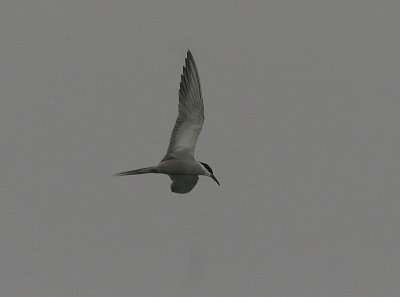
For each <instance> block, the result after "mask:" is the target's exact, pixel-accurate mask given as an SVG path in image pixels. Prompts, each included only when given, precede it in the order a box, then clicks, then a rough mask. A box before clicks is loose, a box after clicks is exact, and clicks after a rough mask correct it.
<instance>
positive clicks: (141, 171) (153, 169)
mask: <svg viewBox="0 0 400 297" xmlns="http://www.w3.org/2000/svg"><path fill="white" fill-rule="evenodd" d="M145 173H157V169H156V167H154V166H152V167H146V168H140V169H136V170H130V171H125V172H120V173H117V174H114V176H123V175H135V174H145Z"/></svg>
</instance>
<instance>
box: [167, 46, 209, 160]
mask: <svg viewBox="0 0 400 297" xmlns="http://www.w3.org/2000/svg"><path fill="white" fill-rule="evenodd" d="M178 110H179V115H178V118H177V119H176V122H175V126H174V129H173V130H172V134H171V139H170V142H169V147H168V151H167V154H166V155H165V157H164V158H163V161H165V160H169V159H193V158H194V148H195V146H196V142H197V138H198V137H199V134H200V131H201V128H202V127H203V122H204V105H203V97H202V95H201V86H200V77H199V73H198V71H197V67H196V63H195V61H194V58H193V56H192V53H191V52H190V51H188V52H187V57H186V59H185V66H183V74H182V75H181V83H180V88H179V105H178Z"/></svg>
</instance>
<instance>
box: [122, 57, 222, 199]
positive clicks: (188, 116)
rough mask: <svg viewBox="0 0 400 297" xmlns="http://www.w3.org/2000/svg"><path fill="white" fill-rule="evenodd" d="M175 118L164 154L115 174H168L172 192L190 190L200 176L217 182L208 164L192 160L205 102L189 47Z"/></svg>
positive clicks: (201, 125) (182, 192) (183, 192)
mask: <svg viewBox="0 0 400 297" xmlns="http://www.w3.org/2000/svg"><path fill="white" fill-rule="evenodd" d="M178 110H179V114H178V118H177V119H176V122H175V126H174V129H173V130H172V134H171V139H170V142H169V146H168V150H167V154H166V155H165V156H164V158H163V159H162V160H161V162H160V163H158V164H157V165H155V166H151V167H146V168H141V169H136V170H131V171H125V172H121V173H118V174H116V175H117V176H122V175H135V174H145V173H163V174H168V175H169V177H170V178H171V180H172V184H171V191H172V192H174V193H179V194H185V193H189V192H190V191H191V190H192V189H193V188H194V186H195V185H196V184H197V181H198V180H199V175H205V176H209V177H211V178H212V179H213V180H214V181H215V182H216V183H217V184H218V185H219V182H218V180H217V178H216V177H215V176H214V173H213V171H212V169H211V167H210V166H208V164H206V163H202V162H198V161H196V160H195V159H194V148H195V146H196V142H197V138H198V137H199V134H200V131H201V128H202V127H203V122H204V105H203V97H202V95H201V87H200V77H199V73H198V71H197V67H196V63H195V61H194V58H193V55H192V53H191V52H190V51H189V50H188V52H187V57H186V59H185V66H183V74H182V75H181V83H180V88H179V105H178Z"/></svg>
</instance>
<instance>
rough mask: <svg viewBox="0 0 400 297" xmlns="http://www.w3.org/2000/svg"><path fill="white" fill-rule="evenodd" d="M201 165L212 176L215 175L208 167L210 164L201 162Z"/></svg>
mask: <svg viewBox="0 0 400 297" xmlns="http://www.w3.org/2000/svg"><path fill="white" fill-rule="evenodd" d="M200 163H201V164H202V165H203V166H204V167H205V168H206V169H207V170H208V172H210V173H211V174H214V172H213V171H212V169H211V167H210V166H208V164H206V163H203V162H200Z"/></svg>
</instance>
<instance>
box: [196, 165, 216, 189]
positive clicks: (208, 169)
mask: <svg viewBox="0 0 400 297" xmlns="http://www.w3.org/2000/svg"><path fill="white" fill-rule="evenodd" d="M200 163H201V165H203V167H204V169H205V175H207V176H209V177H211V178H212V179H213V180H214V181H215V182H216V183H217V184H218V185H220V184H219V181H218V180H217V178H216V177H215V176H214V172H213V170H212V169H211V167H210V166H209V165H208V164H207V163H203V162H200Z"/></svg>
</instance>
